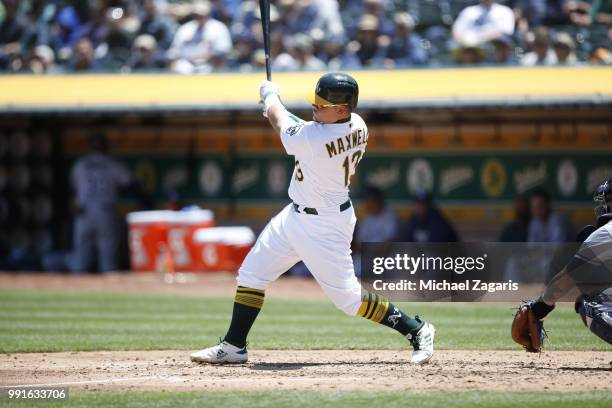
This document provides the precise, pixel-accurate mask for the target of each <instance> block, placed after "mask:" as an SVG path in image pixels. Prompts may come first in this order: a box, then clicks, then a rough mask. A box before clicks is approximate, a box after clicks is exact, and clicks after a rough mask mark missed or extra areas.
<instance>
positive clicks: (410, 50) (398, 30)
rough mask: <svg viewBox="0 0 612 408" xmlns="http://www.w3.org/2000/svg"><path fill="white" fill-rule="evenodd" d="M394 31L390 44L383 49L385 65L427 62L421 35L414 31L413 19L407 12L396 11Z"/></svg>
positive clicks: (409, 64)
mask: <svg viewBox="0 0 612 408" xmlns="http://www.w3.org/2000/svg"><path fill="white" fill-rule="evenodd" d="M394 22H395V31H394V33H393V35H392V36H391V44H389V46H388V47H387V48H386V49H383V52H384V54H385V67H387V68H396V67H397V68H400V67H409V66H414V65H422V64H425V63H426V62H427V55H426V54H425V50H424V49H423V47H421V37H420V36H419V35H418V34H416V33H415V32H414V19H413V18H412V16H411V15H410V14H408V13H397V14H396V15H395V17H394Z"/></svg>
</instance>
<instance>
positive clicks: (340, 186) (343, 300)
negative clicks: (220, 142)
mask: <svg viewBox="0 0 612 408" xmlns="http://www.w3.org/2000/svg"><path fill="white" fill-rule="evenodd" d="M278 93H279V88H278V86H277V85H276V84H274V83H273V82H270V81H264V82H262V84H261V86H260V89H259V94H260V98H261V101H263V105H264V111H263V114H264V116H265V117H267V118H268V120H269V122H270V125H271V126H272V128H273V129H274V130H275V132H277V133H279V134H280V138H281V141H282V144H283V146H284V148H285V150H286V151H287V154H289V155H292V156H294V157H295V168H294V171H293V176H292V179H291V184H290V186H289V197H290V198H291V200H292V203H290V204H289V205H287V206H286V207H285V208H284V209H283V210H282V211H281V212H280V213H279V214H277V215H276V216H275V217H274V218H272V220H271V221H270V222H269V223H268V225H267V226H266V227H265V229H264V230H263V232H262V233H261V235H260V236H259V238H258V240H257V242H256V243H255V245H254V246H253V248H252V249H251V251H250V252H249V254H248V255H247V257H246V258H245V260H244V262H243V264H242V266H241V267H240V270H239V272H238V278H237V281H238V288H237V290H236V296H235V299H234V309H233V314H232V320H231V324H230V327H229V330H228V332H227V334H226V335H225V338H224V339H223V340H222V341H221V342H220V343H219V344H218V345H216V346H214V347H210V348H207V349H204V350H201V351H199V352H196V353H193V354H191V360H192V361H195V362H200V363H244V362H246V361H247V358H248V356H247V350H246V340H247V335H248V333H249V330H250V329H251V326H252V325H253V323H254V321H255V319H256V317H257V315H258V313H259V311H260V309H261V307H262V306H263V302H264V293H265V289H266V288H267V286H268V285H269V284H270V282H272V281H274V280H276V279H277V278H278V277H279V276H280V275H282V274H283V273H284V272H285V271H287V270H288V269H289V268H290V267H291V266H293V265H294V264H296V263H297V262H298V261H300V260H302V261H303V262H304V263H305V264H306V266H307V267H308V269H309V270H310V271H311V273H312V275H313V276H314V278H315V279H316V280H317V282H318V283H319V285H320V286H321V288H322V289H323V291H324V292H325V294H326V295H327V296H328V297H329V298H330V299H331V300H332V301H333V302H334V304H335V305H336V307H338V308H339V309H340V310H342V311H344V312H345V313H347V314H349V315H351V316H355V315H358V316H361V317H365V318H367V319H369V320H372V321H374V322H377V323H381V324H384V325H385V326H388V327H391V328H393V329H395V330H397V331H399V332H400V333H401V334H402V335H404V336H406V337H407V339H408V340H409V341H410V343H411V344H412V346H413V349H414V352H413V353H412V357H411V362H412V363H416V364H421V363H425V362H427V361H428V360H429V359H430V358H431V357H432V354H433V342H434V333H435V330H434V327H433V325H431V324H429V323H426V322H423V321H421V320H420V319H419V318H418V317H415V318H411V317H409V316H408V315H406V314H404V313H403V312H402V311H401V310H399V308H397V307H396V306H395V305H393V304H392V303H390V302H389V301H388V300H386V299H384V298H382V297H380V296H378V295H376V294H373V293H367V292H366V293H365V294H364V293H362V288H361V285H360V284H359V281H358V280H357V278H356V277H355V273H354V269H353V261H352V259H351V249H350V247H351V240H352V237H353V230H354V228H355V222H356V217H355V212H354V211H353V206H352V204H351V200H350V198H349V184H350V180H351V176H352V175H353V174H354V173H355V170H356V168H357V166H358V164H359V162H360V161H361V159H362V158H363V155H364V153H365V150H366V145H367V142H368V136H369V134H368V128H367V127H366V124H365V123H364V121H363V119H362V118H361V117H360V116H359V115H357V114H356V113H354V112H353V110H354V109H355V108H356V106H357V100H358V95H359V89H358V85H357V82H356V81H355V80H354V79H353V78H352V77H350V76H349V75H346V74H341V73H330V74H326V75H323V76H322V77H321V78H320V79H319V81H318V83H317V86H316V91H315V92H314V95H312V98H311V102H312V112H313V120H312V121H309V122H305V121H302V120H301V119H299V118H297V117H296V116H294V115H292V114H291V113H289V112H288V111H287V110H286V109H285V107H284V106H283V105H282V103H281V102H280V99H279V96H278Z"/></svg>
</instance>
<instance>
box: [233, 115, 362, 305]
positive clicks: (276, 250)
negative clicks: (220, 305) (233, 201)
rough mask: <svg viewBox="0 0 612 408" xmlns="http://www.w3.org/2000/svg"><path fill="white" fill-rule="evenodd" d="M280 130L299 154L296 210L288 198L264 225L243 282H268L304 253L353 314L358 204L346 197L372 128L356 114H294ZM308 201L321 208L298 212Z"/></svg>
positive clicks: (292, 193) (293, 191) (357, 296)
mask: <svg viewBox="0 0 612 408" xmlns="http://www.w3.org/2000/svg"><path fill="white" fill-rule="evenodd" d="M292 118H295V117H292ZM280 136H281V140H282V143H283V145H284V147H285V150H286V151H287V153H288V154H290V155H293V156H295V169H294V172H293V178H292V180H291V184H290V186H289V197H291V199H292V200H293V202H294V203H295V204H298V209H297V210H296V208H295V206H294V205H293V204H289V205H287V206H286V207H285V208H284V209H283V210H282V211H281V212H280V213H279V214H277V215H276V216H275V217H274V218H272V220H271V221H270V222H269V223H268V225H267V226H266V228H264V230H263V231H262V233H261V235H260V236H259V238H258V239H257V242H256V243H255V245H254V246H253V248H251V251H250V252H249V254H248V255H247V257H246V258H245V260H244V262H243V263H242V266H241V267H240V270H239V271H238V278H237V280H238V285H240V286H246V287H250V288H255V289H262V290H263V289H266V287H267V286H268V284H269V283H270V282H272V281H274V280H276V279H277V278H278V277H279V276H281V275H282V274H283V273H285V272H286V271H287V270H288V269H289V268H291V267H292V266H293V265H295V264H296V263H297V262H299V261H300V260H301V261H303V262H304V264H305V265H306V266H307V267H308V270H310V272H311V273H312V275H313V276H314V278H315V279H316V280H317V282H318V283H319V285H320V286H321V288H322V289H323V291H324V292H325V294H326V295H327V296H328V297H329V298H330V299H331V300H332V301H333V302H334V304H335V305H336V307H337V308H339V309H340V310H342V311H344V312H345V313H347V314H349V315H353V316H354V315H356V314H357V311H358V310H359V306H360V305H361V285H360V284H359V281H358V280H357V277H356V276H355V271H354V266H353V259H352V257H351V241H352V239H353V232H354V230H355V223H356V222H357V218H356V217H355V211H354V209H353V207H352V206H350V207H345V206H343V207H342V208H341V207H340V204H344V203H345V202H346V201H347V200H348V193H349V184H350V177H351V176H352V175H353V174H354V173H355V169H356V167H357V164H358V163H359V161H360V160H361V158H362V157H363V154H364V152H365V148H366V144H367V141H368V129H367V127H366V125H365V123H364V121H363V119H361V117H360V116H359V115H356V114H352V115H351V118H350V120H349V121H348V122H345V123H335V124H321V123H317V122H302V121H299V119H297V118H295V122H294V123H292V124H289V125H286V126H285V127H283V128H282V129H281V134H280ZM302 206H304V207H310V208H315V209H316V210H317V214H309V213H306V212H305V211H300V208H301V207H302Z"/></svg>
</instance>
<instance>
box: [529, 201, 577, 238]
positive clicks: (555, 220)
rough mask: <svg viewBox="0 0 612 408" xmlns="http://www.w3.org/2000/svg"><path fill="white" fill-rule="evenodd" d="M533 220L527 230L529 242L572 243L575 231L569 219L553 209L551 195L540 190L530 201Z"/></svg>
mask: <svg viewBox="0 0 612 408" xmlns="http://www.w3.org/2000/svg"><path fill="white" fill-rule="evenodd" d="M529 205H530V209H531V220H530V221H529V226H528V229H527V241H528V242H572V241H573V240H574V231H573V228H572V225H571V223H570V221H569V219H568V218H567V217H566V216H565V215H564V214H561V213H560V212H558V211H555V210H554V209H553V208H552V204H551V200H550V194H548V192H547V191H545V190H538V191H535V192H534V193H533V194H531V197H530V199H529Z"/></svg>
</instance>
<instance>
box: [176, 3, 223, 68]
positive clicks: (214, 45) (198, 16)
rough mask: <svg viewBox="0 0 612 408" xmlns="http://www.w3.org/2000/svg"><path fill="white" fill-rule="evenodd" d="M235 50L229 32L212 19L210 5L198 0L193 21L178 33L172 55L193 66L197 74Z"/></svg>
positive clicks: (191, 18)
mask: <svg viewBox="0 0 612 408" xmlns="http://www.w3.org/2000/svg"><path fill="white" fill-rule="evenodd" d="M231 48H232V39H231V37H230V33H229V29H228V28H227V27H226V26H225V24H223V23H222V22H220V21H218V20H215V19H213V18H211V17H210V3H209V2H208V1H206V0H196V1H194V2H193V4H192V6H191V17H190V19H189V21H188V22H186V23H185V24H183V25H181V26H180V27H179V29H178V30H177V32H176V34H175V36H174V41H173V42H172V46H171V47H170V52H171V53H172V56H173V57H177V58H178V59H180V60H183V61H184V62H186V63H188V64H190V65H191V66H192V67H193V69H194V70H196V71H197V70H203V69H208V68H207V64H208V63H209V62H210V61H209V60H210V59H211V58H212V57H213V56H215V58H217V57H218V56H220V55H226V54H227V53H229V51H230V50H231ZM184 62H183V63H182V64H183V65H186V64H185V63H184Z"/></svg>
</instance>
